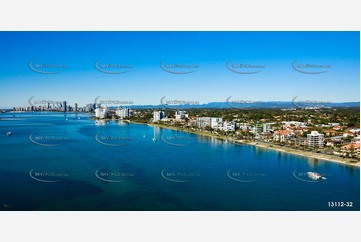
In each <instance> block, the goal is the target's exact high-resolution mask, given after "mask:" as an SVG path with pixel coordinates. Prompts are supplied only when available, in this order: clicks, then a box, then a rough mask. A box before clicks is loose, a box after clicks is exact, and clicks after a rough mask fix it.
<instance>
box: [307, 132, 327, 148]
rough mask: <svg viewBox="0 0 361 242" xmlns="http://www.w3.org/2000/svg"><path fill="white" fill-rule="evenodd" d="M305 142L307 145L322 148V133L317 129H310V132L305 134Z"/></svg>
mask: <svg viewBox="0 0 361 242" xmlns="http://www.w3.org/2000/svg"><path fill="white" fill-rule="evenodd" d="M307 144H308V146H309V147H318V148H323V145H324V135H323V134H320V133H318V132H317V131H311V134H307Z"/></svg>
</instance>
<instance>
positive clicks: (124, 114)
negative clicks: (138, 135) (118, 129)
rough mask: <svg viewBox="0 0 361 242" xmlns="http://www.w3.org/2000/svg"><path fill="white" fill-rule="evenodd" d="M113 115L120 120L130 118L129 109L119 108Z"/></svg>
mask: <svg viewBox="0 0 361 242" xmlns="http://www.w3.org/2000/svg"><path fill="white" fill-rule="evenodd" d="M115 115H116V116H118V117H119V118H120V119H124V118H127V117H129V116H130V109H129V108H121V107H119V108H118V109H117V110H116V111H115Z"/></svg>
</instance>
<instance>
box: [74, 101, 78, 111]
mask: <svg viewBox="0 0 361 242" xmlns="http://www.w3.org/2000/svg"><path fill="white" fill-rule="evenodd" d="M74 112H78V104H77V103H75V104H74Z"/></svg>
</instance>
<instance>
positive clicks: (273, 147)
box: [130, 121, 360, 167]
mask: <svg viewBox="0 0 361 242" xmlns="http://www.w3.org/2000/svg"><path fill="white" fill-rule="evenodd" d="M130 123H135V124H143V125H149V126H153V127H159V128H165V129H170V130H175V131H183V132H186V133H191V134H196V135H202V136H207V137H213V138H217V139H221V140H227V141H229V142H232V143H234V144H243V145H252V146H255V147H259V148H263V149H268V150H273V151H278V152H284V153H288V154H293V155H299V156H303V157H307V158H311V159H319V160H324V161H330V162H334V163H338V164H343V165H347V166H353V167H360V161H358V162H350V159H349V158H342V157H337V156H330V155H325V154H319V153H311V152H308V151H303V150H295V149H292V148H288V147H278V146H276V145H274V144H265V143H262V142H257V141H249V140H236V139H233V138H230V137H227V136H219V135H215V134H210V133H204V132H199V131H191V130H187V129H183V128H177V127H173V126H167V125H164V124H153V123H139V122H133V121H131V122H130Z"/></svg>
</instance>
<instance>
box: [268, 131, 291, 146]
mask: <svg viewBox="0 0 361 242" xmlns="http://www.w3.org/2000/svg"><path fill="white" fill-rule="evenodd" d="M294 137H295V134H294V133H293V131H292V130H277V131H275V132H274V133H273V140H274V141H277V142H281V143H284V142H286V140H288V139H291V138H294Z"/></svg>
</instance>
